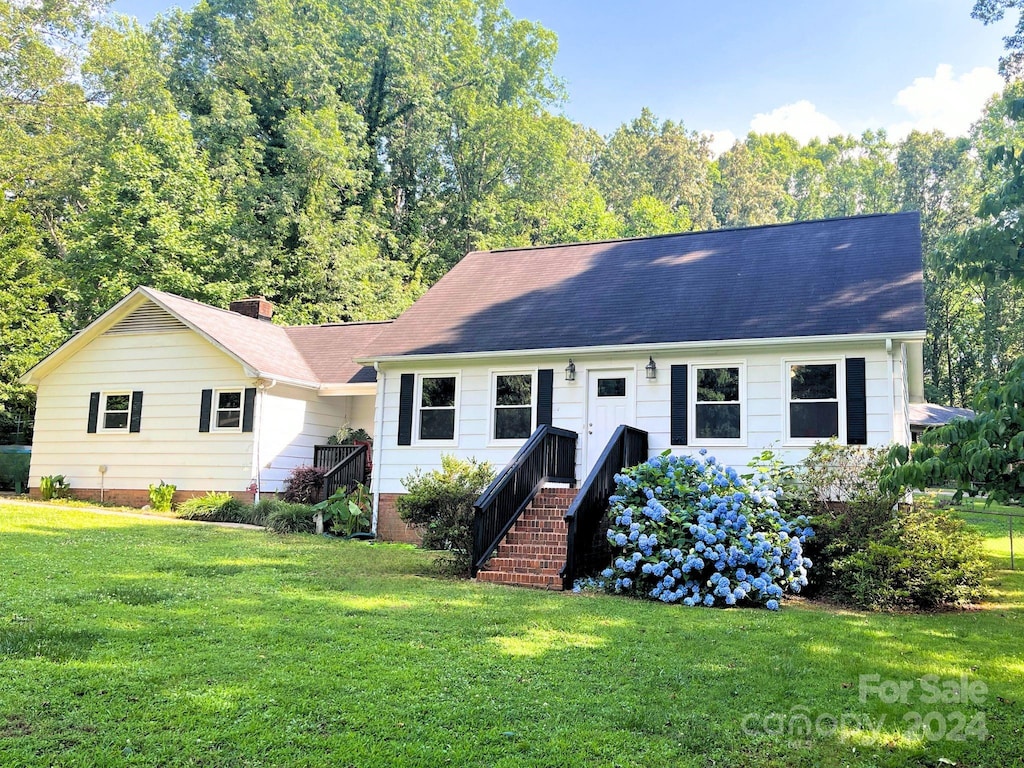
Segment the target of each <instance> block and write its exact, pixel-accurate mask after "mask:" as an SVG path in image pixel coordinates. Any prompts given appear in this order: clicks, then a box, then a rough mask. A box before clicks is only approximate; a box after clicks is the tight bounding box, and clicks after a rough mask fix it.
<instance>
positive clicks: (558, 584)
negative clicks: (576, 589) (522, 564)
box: [476, 571, 562, 592]
mask: <svg viewBox="0 0 1024 768" xmlns="http://www.w3.org/2000/svg"><path fill="white" fill-rule="evenodd" d="M476 580H477V581H482V582H488V583H491V584H509V585H512V586H518V587H535V588H540V589H550V590H553V591H556V592H557V591H561V589H562V579H561V577H560V576H558V574H553V575H545V574H538V573H505V572H503V571H480V573H478V574H477V575H476Z"/></svg>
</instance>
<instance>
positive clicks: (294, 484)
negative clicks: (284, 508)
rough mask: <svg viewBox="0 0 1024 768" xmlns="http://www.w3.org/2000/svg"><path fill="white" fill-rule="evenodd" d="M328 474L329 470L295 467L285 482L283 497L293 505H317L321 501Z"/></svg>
mask: <svg viewBox="0 0 1024 768" xmlns="http://www.w3.org/2000/svg"><path fill="white" fill-rule="evenodd" d="M326 474H327V470H326V469H324V468H323V467H309V466H301V467H295V469H293V470H292V471H291V474H289V475H288V479H287V480H285V481H284V492H283V493H282V494H281V496H282V497H283V498H284V500H285V501H290V502H292V503H293V504H316V503H317V502H318V501H320V492H321V491H322V490H323V487H324V476H325V475H326Z"/></svg>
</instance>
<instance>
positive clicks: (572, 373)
mask: <svg viewBox="0 0 1024 768" xmlns="http://www.w3.org/2000/svg"><path fill="white" fill-rule="evenodd" d="M565 380H566V381H576V363H574V362H573V361H572V358H571V357H570V358H569V364H568V365H567V366H565Z"/></svg>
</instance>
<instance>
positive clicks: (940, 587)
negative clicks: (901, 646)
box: [831, 509, 988, 610]
mask: <svg viewBox="0 0 1024 768" xmlns="http://www.w3.org/2000/svg"><path fill="white" fill-rule="evenodd" d="M831 565H832V570H833V573H834V578H835V586H836V587H837V591H838V592H839V594H842V595H845V596H847V597H849V598H850V599H851V600H852V601H853V602H854V603H855V604H856V605H859V606H861V607H864V608H871V609H875V610H879V609H893V608H924V609H932V608H938V607H942V606H963V605H968V604H970V603H973V602H977V601H978V600H979V599H981V598H982V597H983V596H984V581H985V576H986V574H987V572H988V564H987V562H986V561H985V558H984V555H983V552H982V546H981V536H980V534H978V533H977V532H976V531H973V530H971V529H970V528H969V527H968V526H967V524H966V523H964V522H963V521H962V520H958V519H956V518H953V517H950V516H949V515H947V514H945V513H942V512H935V511H933V510H926V509H917V510H901V511H900V512H898V513H897V514H896V515H895V516H894V517H893V519H891V520H889V521H888V522H887V523H886V524H885V525H882V526H880V527H879V528H877V529H875V530H874V531H873V532H872V538H871V539H869V540H867V541H866V542H865V545H864V547H863V548H861V549H860V550H858V551H855V552H853V553H851V554H849V555H846V556H845V557H840V558H838V559H836V560H834V561H833V562H832V564H831Z"/></svg>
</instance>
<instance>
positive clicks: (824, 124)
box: [750, 99, 843, 144]
mask: <svg viewBox="0 0 1024 768" xmlns="http://www.w3.org/2000/svg"><path fill="white" fill-rule="evenodd" d="M750 130H752V131H754V132H755V133H788V134H789V135H790V136H792V137H793V138H795V139H796V140H797V141H799V142H800V143H801V144H806V143H807V142H808V141H810V140H811V139H813V138H819V139H827V138H828V137H829V136H835V135H836V134H841V133H843V129H842V128H840V127H839V123H837V122H836V121H835V120H833V119H832V118H831V117H829V116H828V115H825V114H822V113H821V112H819V111H818V108H817V107H816V106H814V105H813V104H812V103H811V102H809V101H807V100H806V99H801V100H800V101H797V102H794V103H793V104H786V105H784V106H781V107H779V108H778V109H773V110H772V111H771V112H767V113H764V112H762V113H758V114H756V115H754V119H753V120H751V121H750Z"/></svg>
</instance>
